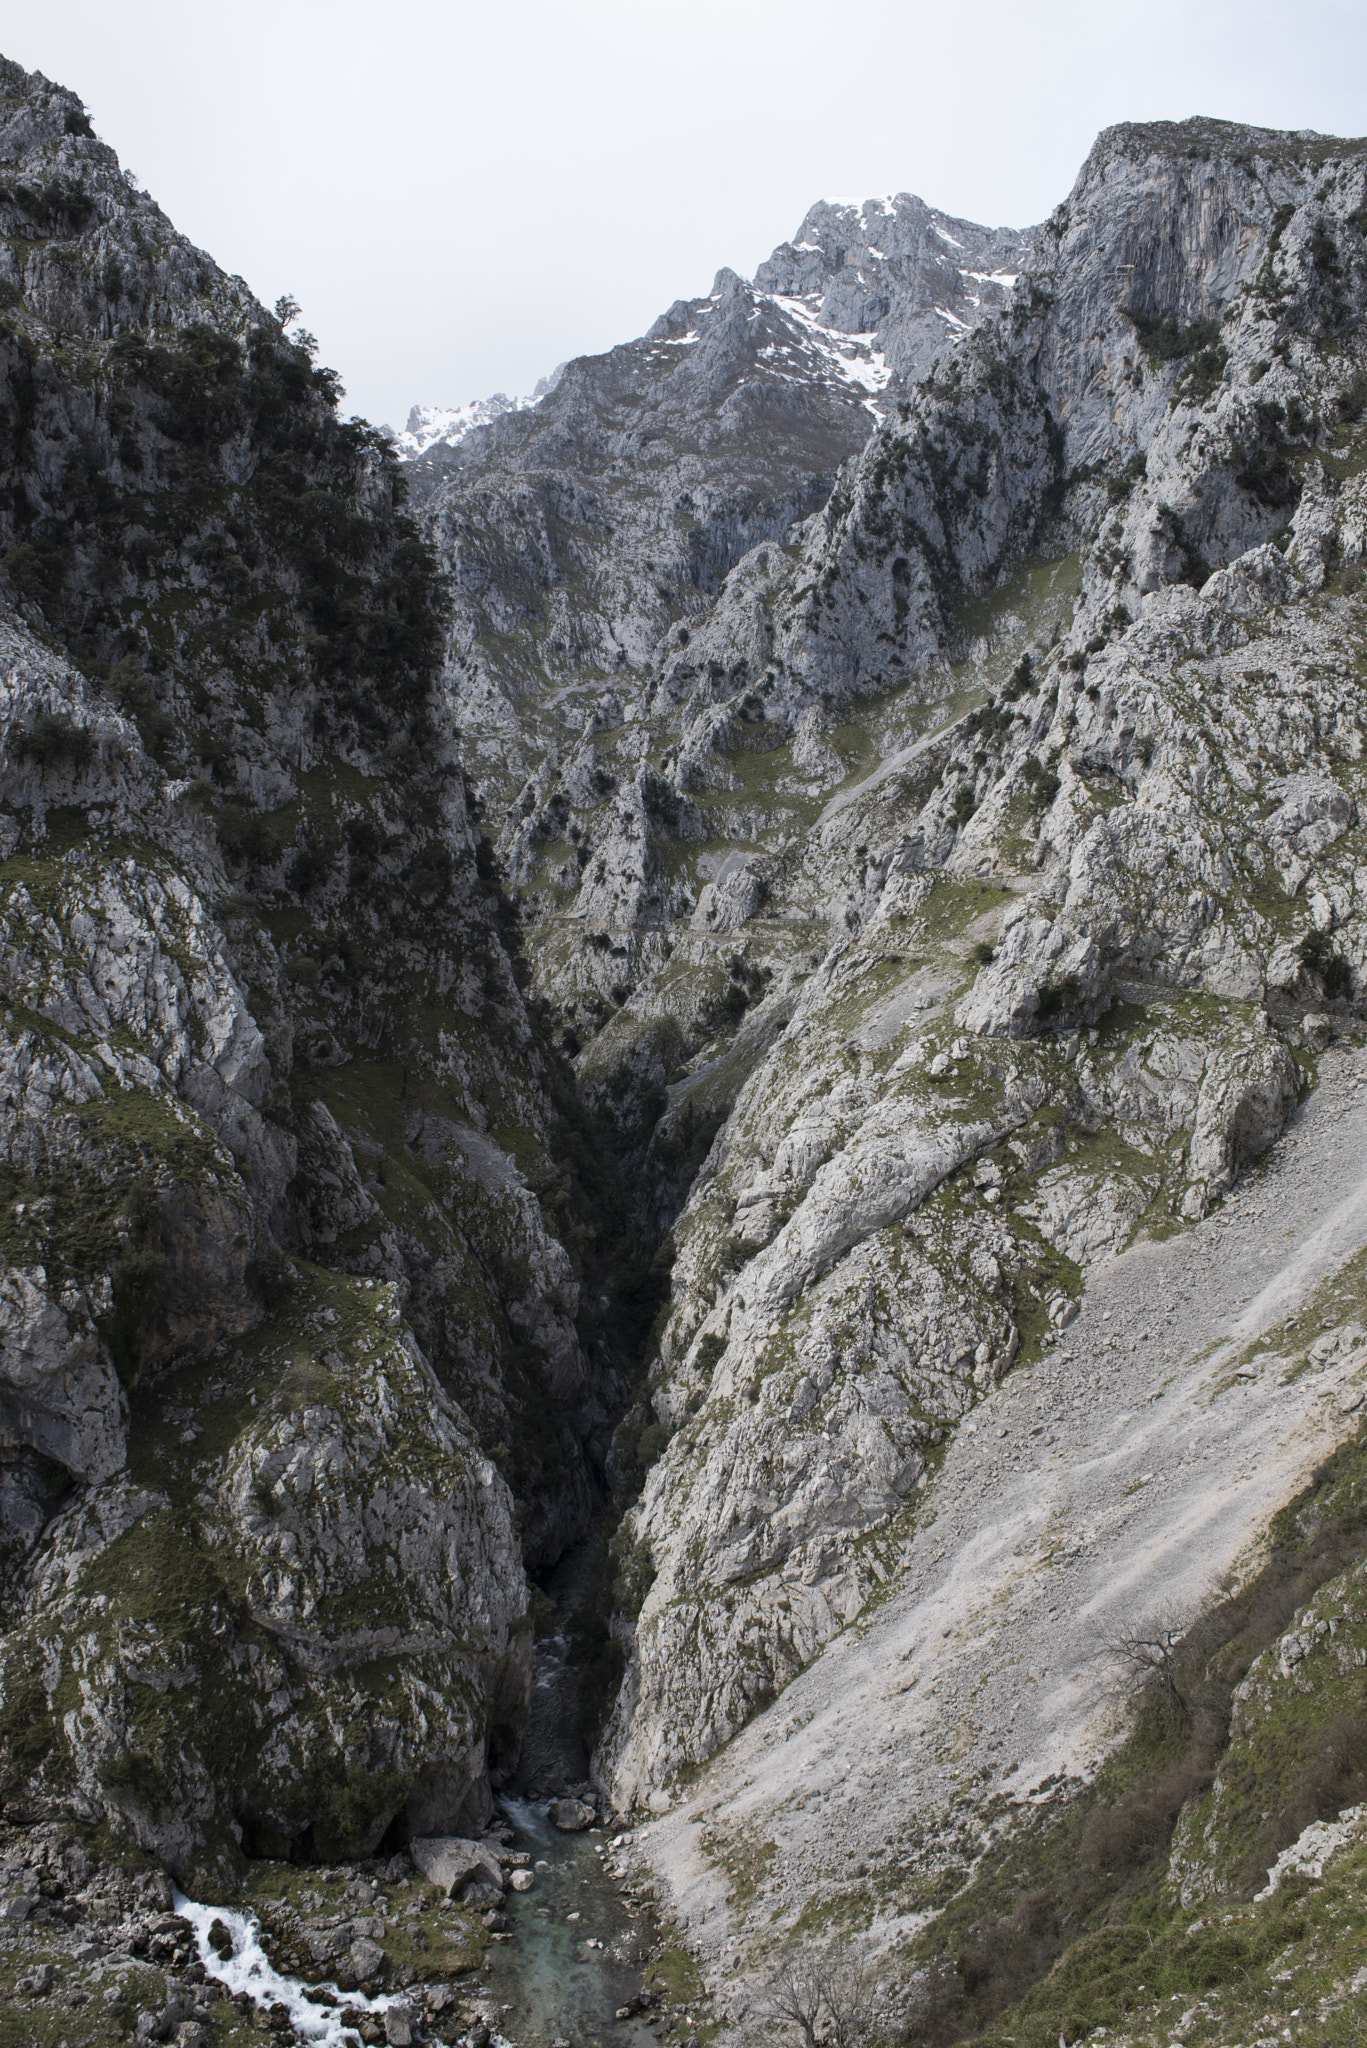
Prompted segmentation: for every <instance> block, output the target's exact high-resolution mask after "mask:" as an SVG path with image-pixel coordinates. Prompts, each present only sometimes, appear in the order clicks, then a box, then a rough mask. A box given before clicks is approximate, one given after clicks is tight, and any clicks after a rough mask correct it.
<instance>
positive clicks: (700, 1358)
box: [695, 1334, 726, 1379]
mask: <svg viewBox="0 0 1367 2048" xmlns="http://www.w3.org/2000/svg"><path fill="white" fill-rule="evenodd" d="M725 1351H726V1339H725V1338H724V1337H717V1336H714V1335H711V1334H709V1335H708V1336H706V1337H704V1338H703V1340H702V1342H701V1343H700V1344H699V1346H698V1351H697V1357H696V1360H695V1363H696V1365H697V1368H698V1371H699V1372H701V1373H704V1374H705V1375H706V1376H707V1378H708V1379H710V1378H711V1377H712V1374H713V1373H714V1372H715V1371H716V1369H717V1367H718V1365H719V1364H720V1362H721V1359H722V1357H723V1355H724V1353H725Z"/></svg>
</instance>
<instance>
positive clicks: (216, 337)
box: [0, 65, 617, 1884]
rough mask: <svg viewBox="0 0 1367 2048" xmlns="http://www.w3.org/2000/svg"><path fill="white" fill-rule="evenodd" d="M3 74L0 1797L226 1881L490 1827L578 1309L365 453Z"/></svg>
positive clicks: (509, 987)
mask: <svg viewBox="0 0 1367 2048" xmlns="http://www.w3.org/2000/svg"><path fill="white" fill-rule="evenodd" d="M3 84H4V91H5V95H6V96H5V100H4V104H3V110H2V111H3V120H2V121H0V269H2V270H3V276H0V295H3V297H4V300H5V303H4V307H3V310H0V440H2V441H3V447H4V454H5V466H4V488H3V491H2V492H0V540H2V541H3V548H2V549H0V569H2V570H3V575H4V578H5V589H6V594H7V596H8V599H9V602H10V604H11V605H12V606H13V612H12V615H11V620H10V622H9V623H7V624H6V626H5V628H4V648H3V663H4V680H3V720H4V748H3V763H4V765H3V787H2V788H0V855H3V860H2V861H0V886H2V887H3V890H4V895H5V905H6V910H5V940H4V958H5V977H6V1000H7V1004H8V1005H9V1007H8V1008H7V1009H6V1012H5V1024H4V1033H5V1038H4V1051H3V1062H4V1070H5V1075H6V1085H5V1097H4V1123H3V1158H4V1176H5V1180H6V1199H5V1205H4V1209H3V1218H2V1219H0V1239H2V1240H3V1241H2V1243H0V1250H3V1255H4V1260H5V1270H4V1277H3V1280H0V1302H3V1319H4V1350H3V1359H4V1365H3V1379H4V1388H3V1398H2V1399H0V1427H2V1428H3V1442H4V1452H5V1459H4V1485H3V1487H2V1488H0V1505H3V1510H4V1517H5V1524H4V1529H5V1539H6V1548H5V1574H6V1579H5V1590H4V1596H3V1597H4V1605H5V1615H6V1623H5V1634H4V1637H3V1641H0V1739H2V1740H3V1745H4V1797H5V1801H6V1810H7V1812H8V1813H9V1814H10V1816H11V1817H12V1818H28V1819H41V1818H42V1817H44V1816H45V1815H59V1816H66V1817H68V1818H70V1817H73V1816H74V1817H77V1818H80V1819H82V1820H85V1821H98V1820H101V1819H108V1820H109V1821H110V1822H111V1823H112V1824H114V1825H115V1827H116V1828H119V1829H123V1830H125V1831H128V1832H131V1833H132V1834H133V1835H135V1836H136V1837H137V1838H138V1839H139V1840H141V1841H142V1842H143V1843H144V1844H145V1845H146V1846H147V1847H149V1848H152V1849H154V1850H156V1851H157V1853H158V1854H160V1855H162V1856H163V1857H164V1858H166V1859H167V1860H168V1861H169V1862H170V1864H171V1865H172V1867H173V1868H174V1869H176V1870H177V1871H179V1872H182V1873H185V1874H189V1873H191V1872H195V1873H197V1874H198V1877H199V1878H200V1880H201V1881H203V1882H206V1883H208V1882H214V1883H218V1884H222V1883H224V1882H226V1881H228V1878H229V1876H230V1874H231V1871H232V1870H233V1868H234V1867H235V1859H236V1858H237V1857H238V1855H239V1851H240V1845H243V1844H245V1845H246V1846H247V1847H248V1849H250V1850H253V1852H254V1853H259V1852H260V1850H261V1848H262V1847H263V1846H264V1847H267V1848H270V1847H272V1846H274V1847H276V1848H277V1849H278V1848H280V1847H282V1846H287V1845H289V1844H290V1843H293V1844H294V1845H295V1847H296V1849H297V1848H299V1847H300V1846H301V1845H302V1846H303V1847H304V1848H305V1849H307V1848H308V1847H309V1846H310V1845H311V1846H312V1847H313V1849H314V1850H315V1852H316V1853H318V1854H322V1855H328V1854H334V1853H339V1852H350V1853H355V1852H356V1851H357V1850H358V1849H360V1848H364V1847H367V1846H373V1844H374V1843H375V1842H376V1841H377V1840H378V1839H379V1838H380V1837H381V1836H382V1835H383V1834H384V1832H385V1830H386V1828H388V1827H389V1826H390V1825H391V1823H397V1825H398V1826H399V1827H400V1828H402V1827H404V1826H411V1827H416V1828H424V1827H426V1828H429V1829H430V1828H437V1829H440V1828H443V1827H449V1826H454V1825H476V1824H478V1823H480V1822H481V1821H482V1820H483V1819H484V1818H485V1817H486V1816H487V1813H488V1811H489V1799H490V1774H491V1772H492V1774H493V1777H494V1780H495V1782H496V1781H497V1778H498V1774H499V1771H500V1770H501V1769H506V1768H507V1766H508V1764H509V1763H510V1761H511V1760H512V1758H513V1757H514V1756H515V1754H516V1745H517V1731H518V1727H519V1724H520V1720H521V1718H522V1716H523V1715H524V1714H525V1709H526V1699H527V1692H528V1688H529V1685H530V1627H529V1622H528V1619H527V1600H528V1590H527V1583H526V1579H525V1576H524V1560H526V1559H530V1560H531V1561H532V1562H536V1561H538V1560H545V1559H548V1558H553V1557H555V1556H557V1555H558V1554H559V1553H560V1551H561V1550H562V1549H563V1548H564V1546H565V1544H566V1543H567V1542H569V1541H571V1540H573V1539H574V1538H575V1537H576V1536H577V1535H578V1534H580V1533H581V1532H582V1531H583V1529H584V1527H585V1525H586V1522H587V1519H588V1516H589V1514H590V1512H591V1510H592V1506H593V1501H594V1498H595V1489H596V1484H597V1482H596V1478H595V1471H596V1468H597V1467H598V1466H600V1465H601V1462H602V1460H603V1457H604V1456H605V1453H606V1449H607V1435H608V1427H609V1423H608V1418H609V1413H610V1410H611V1407H612V1404H613V1402H614V1399H615V1392H614V1389H615V1374H616V1371H617V1365H616V1362H615V1357H616V1354H615V1352H614V1349H613V1346H612V1343H611V1342H610V1341H608V1340H605V1339H604V1338H603V1336H602V1334H601V1333H602V1330H603V1327H604V1325H603V1323H602V1322H600V1321H599V1317H600V1314H601V1310H602V1307H603V1306H604V1305H607V1306H608V1307H609V1308H610V1304H611V1295H610V1292H609V1293H608V1294H607V1296H606V1297H605V1298H604V1300H600V1296H602V1295H603V1287H602V1283H601V1282H600V1284H599V1285H598V1286H596V1287H595V1289H594V1293H593V1299H592V1301H591V1302H585V1301H584V1299H583V1298H582V1296H581V1274H582V1271H583V1257H584V1247H585V1245H588V1246H589V1248H590V1249H589V1253H588V1256H589V1257H590V1258H592V1257H593V1255H594V1254H593V1252H592V1243H593V1237H594V1233H593V1231H592V1229H591V1228H586V1227H585V1226H584V1224H583V1221H582V1218H583V1216H584V1214H585V1212H586V1209H587V1198H586V1197H585V1195H584V1194H583V1193H582V1180H581V1179H577V1178H576V1172H575V1169H573V1168H566V1166H565V1165H564V1164H563V1163H562V1161H561V1159H560V1158H558V1157H557V1156H556V1154H557V1153H558V1151H559V1150H560V1148H561V1140H562V1137H563V1135H564V1132H565V1131H566V1130H567V1129H569V1128H570V1127H569V1126H566V1125H565V1123H564V1115H565V1112H566V1109H567V1108H568V1110H569V1114H570V1117H571V1124H572V1123H573V1116H574V1111H573V1108H572V1105H570V1104H568V1103H567V1098H566V1096H565V1093H564V1089H563V1083H562V1082H561V1081H560V1080H559V1079H558V1077H557V1071H556V1067H555V1062H554V1061H553V1060H552V1059H551V1058H549V1056H548V1055H547V1053H546V1051H545V1049H544V1047H543V1046H542V1044H541V1042H540V1040H539V1037H538V1033H537V1029H536V1027H535V1023H534V1020H533V1019H532V1018H531V1017H530V1016H529V1014H528V1011H527V1009H526V1007H525V1005H524V1002H523V997H522V994H521V991H520V988H519V986H518V979H517V972H516V971H515V966H514V961H513V958H512V956H511V954H510V951H509V946H508V944H505V937H511V930H510V927H509V925H508V922H507V918H506V914H505V913H504V910H503V908H502V906H501V902H500V897H499V893H498V889H497V885H496V883H495V882H494V880H493V879H492V877H491V875H490V873H489V869H488V862H487V858H486V853H485V851H482V850H481V847H480V843H479V841H478V835H477V832H476V830H475V828H474V826H473V824H472V821H471V818H470V814H469V809H468V805H467V798H466V791H465V785H464V780H463V777H462V773H461V769H460V765H459V760H458V755H457V749H456V745H455V738H454V734H453V732H452V729H451V724H450V719H449V714H448V711H447V708H446V706H445V703H444V701H443V699H442V697H441V696H440V694H439V693H438V692H437V691H436V690H435V689H434V684H435V681H436V677H437V671H438V663H439V658H440V650H441V644H442V634H443V623H444V606H443V599H442V596H441V593H440V591H439V589H438V587H437V585H436V583H435V581H434V578H433V575H432V571H431V567H430V564H429V560H428V557H427V555H426V552H425V550H424V548H423V546H422V544H421V542H420V540H419V538H418V535H417V533H416V531H415V529H414V527H413V525H412V523H411V521H410V520H409V518H408V516H407V515H406V513H405V512H404V509H403V502H402V501H403V484H402V481H401V479H400V478H399V476H398V474H397V471H396V468H395V465H394V463H393V460H392V458H391V456H390V455H389V454H388V453H387V452H386V449H385V447H384V444H383V442H382V440H381V439H380V437H378V436H376V435H375V434H374V433H373V432H372V431H371V430H370V429H368V428H367V427H365V426H364V424H363V423H361V422H357V421H351V422H347V421H344V420H343V419H341V418H340V417H339V414H338V410H337V401H338V396H339V392H338V387H337V384H336V380H335V378H333V377H332V375H331V373H329V372H327V371H324V370H320V369H318V368H317V367H315V365H314V364H313V362H312V360H311V355H310V350H309V347H308V345H307V344H306V343H304V342H292V341H291V340H290V339H289V338H288V336H287V335H286V334H285V333H284V332H283V331H282V329H281V326H280V323H279V321H278V320H276V319H274V318H273V317H272V316H271V315H269V314H268V313H266V312H265V311H264V310H263V309H262V308H261V307H259V306H258V305H256V304H255V302H254V301H253V300H252V299H251V298H250V295H249V294H248V293H247V292H246V290H245V288H244V287H243V286H242V285H241V283H240V281H239V280H231V279H227V278H224V277H223V275H222V274H221V273H220V272H219V271H218V270H217V268H216V267H215V266H214V265H213V264H212V262H211V261H210V260H209V259H208V258H207V257H205V256H203V255H202V254H201V253H200V252H198V251H196V250H194V249H193V248H191V247H190V245H189V244H187V243H186V242H185V241H184V239H183V238H182V237H180V236H178V235H177V234H176V233H175V231H174V229H173V228H172V227H171V225H170V223H169V222H167V221H166V219H165V217H164V216H163V215H162V214H161V213H160V212H159V210H158V209H157V208H156V207H155V205H154V204H153V202H152V201H151V200H150V199H148V198H147V196H146V195H145V194H140V193H138V192H136V191H135V190H134V189H133V187H132V186H131V184H130V182H129V181H128V180H127V179H126V177H125V176H124V174H123V172H122V171H121V170H120V169H119V166H118V163H117V160H116V158H115V157H114V155H113V152H112V151H111V150H109V149H108V148H106V147H105V146H104V145H103V144H101V143H100V142H98V141H97V140H96V139H95V138H94V137H93V135H92V134H91V132H90V127H89V123H88V121H87V120H86V118H85V115H84V113H83V110H82V109H81V106H80V103H79V101H77V100H76V99H75V98H74V96H73V95H71V94H70V93H68V92H65V91H64V90H62V89H60V88H57V87H54V86H51V85H50V84H49V83H48V82H47V81H45V80H44V79H42V78H41V77H38V76H29V75H27V74H25V73H23V72H22V71H20V70H19V69H18V68H17V67H15V66H12V65H11V66H7V67H6V69H5V72H4V79H3ZM557 1091H559V1093H558V1097H557ZM557 1099H558V1102H559V1107H557ZM580 1157H581V1159H582V1160H583V1162H584V1170H585V1171H586V1172H588V1173H590V1174H592V1173H593V1172H594V1170H595V1169H594V1165H593V1162H592V1161H591V1160H590V1159H589V1158H588V1155H587V1153H586V1152H585V1151H584V1150H583V1148H582V1146H581V1149H580ZM605 1191H606V1192H605ZM595 1195H596V1197H597V1198H598V1199H599V1200H600V1201H601V1202H602V1203H603V1204H604V1205H605V1207H606V1210H607V1211H608V1212H609V1217H610V1212H611V1206H612V1199H613V1197H612V1195H611V1190H610V1187H609V1185H608V1183H607V1182H606V1181H600V1184H599V1185H597V1186H596V1188H595ZM543 1196H544V1202H543V1199H542V1197H543ZM572 1228H577V1232H578V1235H577V1239H576V1240H575V1241H576V1252H575V1255H574V1257H572V1256H571V1254H570V1253H569V1252H567V1251H566V1249H565V1246H564V1244H563V1243H562V1241H561V1237H560V1236H559V1235H557V1232H558V1231H559V1232H562V1233H565V1234H567V1235H568V1234H570V1232H571V1230H572ZM581 1332H582V1334H581ZM586 1340H587V1342H588V1344H589V1346H590V1347H591V1348H590V1350H589V1351H586V1349H585V1342H586ZM40 1646H41V1648H40Z"/></svg>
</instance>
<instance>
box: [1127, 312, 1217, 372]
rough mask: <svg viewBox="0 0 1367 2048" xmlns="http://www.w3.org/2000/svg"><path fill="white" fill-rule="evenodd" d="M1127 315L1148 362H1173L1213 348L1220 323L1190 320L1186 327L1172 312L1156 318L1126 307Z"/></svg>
mask: <svg viewBox="0 0 1367 2048" xmlns="http://www.w3.org/2000/svg"><path fill="white" fill-rule="evenodd" d="M1126 317H1127V318H1128V319H1129V320H1131V321H1132V322H1133V323H1134V328H1135V332H1136V333H1137V335H1138V336H1139V346H1140V347H1141V348H1142V349H1143V351H1144V353H1145V355H1146V356H1148V357H1149V359H1150V361H1151V362H1156V363H1171V362H1176V361H1177V360H1178V359H1179V358H1180V357H1182V356H1191V355H1196V354H1197V353H1198V352H1199V351H1201V350H1204V349H1211V348H1214V347H1215V345H1216V344H1217V343H1218V341H1219V339H1220V328H1219V324H1218V322H1216V321H1214V320H1193V321H1191V322H1190V324H1189V325H1187V326H1186V327H1179V325H1178V323H1177V321H1176V319H1175V318H1174V316H1173V315H1172V314H1171V313H1164V314H1162V315H1160V316H1158V317H1157V318H1155V317H1154V316H1153V315H1152V314H1148V313H1138V312H1133V311H1128V310H1127V313H1126Z"/></svg>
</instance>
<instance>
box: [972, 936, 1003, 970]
mask: <svg viewBox="0 0 1367 2048" xmlns="http://www.w3.org/2000/svg"><path fill="white" fill-rule="evenodd" d="M996 957H997V949H996V947H995V946H994V945H993V944H992V941H991V940H990V939H979V941H978V943H977V945H976V946H975V947H974V948H973V951H972V952H971V953H970V954H969V958H970V960H972V961H973V962H974V964H975V965H976V966H978V967H990V966H991V965H992V962H993V961H994V960H995V959H996Z"/></svg>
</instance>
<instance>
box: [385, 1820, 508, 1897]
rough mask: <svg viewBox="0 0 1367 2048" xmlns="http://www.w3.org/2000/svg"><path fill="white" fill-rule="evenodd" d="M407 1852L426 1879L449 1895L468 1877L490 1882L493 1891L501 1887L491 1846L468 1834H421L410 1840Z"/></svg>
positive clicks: (496, 1859) (467, 1879)
mask: <svg viewBox="0 0 1367 2048" xmlns="http://www.w3.org/2000/svg"><path fill="white" fill-rule="evenodd" d="M408 1853H409V1855H410V1856H411V1857H412V1859H413V1861H414V1863H415V1864H416V1865H417V1867H418V1869H419V1870H420V1871H421V1872H422V1875H423V1876H424V1877H425V1878H426V1879H427V1882H428V1883H429V1884H435V1885H439V1886H440V1887H441V1889H442V1891H444V1892H445V1893H446V1894H447V1896H448V1897H449V1898H454V1896H455V1894H456V1892H457V1891H458V1890H459V1888H460V1887H461V1885H463V1884H466V1883H468V1882H469V1880H470V1879H471V1878H474V1879H476V1880H477V1881H478V1882H480V1883H481V1884H489V1885H492V1886H493V1888H494V1890H495V1891H501V1890H502V1888H503V1873H502V1871H501V1870H500V1869H499V1865H498V1858H497V1857H496V1856H495V1855H494V1852H493V1850H492V1849H490V1848H487V1847H486V1846H485V1844H484V1843H483V1842H474V1841H471V1840H470V1838H469V1836H467V1835H420V1836H418V1837H417V1838H416V1839H415V1840H413V1841H411V1842H410V1843H409V1845H408Z"/></svg>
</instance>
